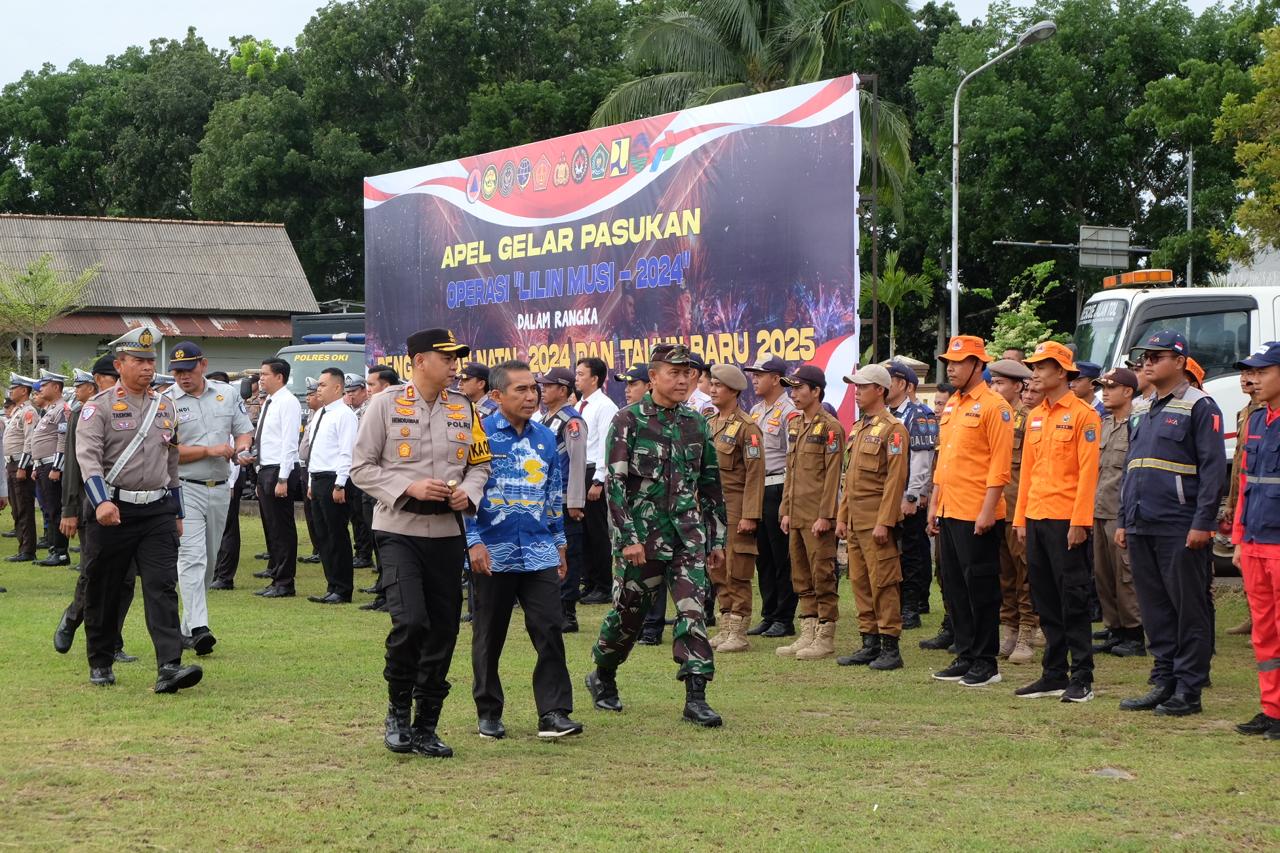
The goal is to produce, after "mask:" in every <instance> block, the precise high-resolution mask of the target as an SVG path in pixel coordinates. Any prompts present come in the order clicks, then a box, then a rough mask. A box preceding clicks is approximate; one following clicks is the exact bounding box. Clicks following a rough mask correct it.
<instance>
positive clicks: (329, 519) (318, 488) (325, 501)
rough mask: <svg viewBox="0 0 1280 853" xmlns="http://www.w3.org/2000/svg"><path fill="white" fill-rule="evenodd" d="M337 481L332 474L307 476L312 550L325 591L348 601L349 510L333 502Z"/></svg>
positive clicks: (352, 589) (350, 583)
mask: <svg viewBox="0 0 1280 853" xmlns="http://www.w3.org/2000/svg"><path fill="white" fill-rule="evenodd" d="M337 479H338V478H337V475H336V474H333V473H324V472H316V473H314V474H312V475H311V515H312V517H313V519H314V521H315V526H316V536H317V537H318V539H319V541H318V542H317V543H316V551H317V552H319V554H320V564H321V565H322V566H324V577H325V580H327V581H328V582H329V592H331V593H333V594H335V595H340V596H342V597H343V598H345V599H347V600H348V601H350V600H351V593H353V592H355V583H354V581H353V579H352V574H353V573H352V568H351V539H350V538H349V537H348V536H347V521H348V519H350V518H351V508H350V507H348V506H347V505H346V504H345V503H337V502H335V501H334V499H333V485H334V483H335V482H336V481H337ZM347 500H350V497H348V498H347Z"/></svg>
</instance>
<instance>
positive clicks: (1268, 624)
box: [1237, 542, 1280, 717]
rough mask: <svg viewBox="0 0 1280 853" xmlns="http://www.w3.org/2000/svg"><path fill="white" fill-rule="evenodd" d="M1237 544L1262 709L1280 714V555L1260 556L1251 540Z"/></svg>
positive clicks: (1268, 714)
mask: <svg viewBox="0 0 1280 853" xmlns="http://www.w3.org/2000/svg"><path fill="white" fill-rule="evenodd" d="M1237 547H1239V548H1240V557H1241V559H1240V569H1241V572H1240V573H1241V574H1242V575H1243V576H1244V589H1245V593H1246V594H1247V597H1248V599H1249V614H1250V615H1251V616H1252V617H1253V636H1252V638H1251V639H1252V640H1253V654H1254V658H1255V660H1257V662H1258V692H1259V693H1260V694H1261V696H1260V698H1261V700H1262V712H1263V713H1264V714H1266V715H1267V716H1270V717H1280V558H1276V557H1263V556H1259V551H1258V549H1257V547H1256V546H1253V545H1252V544H1251V543H1248V542H1245V543H1242V544H1241V545H1239V546H1237ZM1272 547H1274V546H1272Z"/></svg>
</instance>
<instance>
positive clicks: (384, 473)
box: [351, 384, 489, 539]
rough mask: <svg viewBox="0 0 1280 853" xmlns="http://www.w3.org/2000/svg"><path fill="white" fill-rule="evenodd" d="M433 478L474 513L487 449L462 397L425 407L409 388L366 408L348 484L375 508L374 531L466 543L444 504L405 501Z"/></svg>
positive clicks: (449, 395)
mask: <svg viewBox="0 0 1280 853" xmlns="http://www.w3.org/2000/svg"><path fill="white" fill-rule="evenodd" d="M428 478H434V479H437V480H443V481H445V482H446V483H448V482H449V481H454V482H455V483H456V488H459V489H461V490H462V491H464V492H466V493H467V497H468V498H470V499H471V505H472V506H473V507H475V506H479V505H480V499H481V497H483V495H484V484H485V483H486V482H488V480H489V441H488V439H487V438H486V437H485V434H484V428H483V427H481V426H480V419H479V418H478V417H476V412H475V408H474V407H473V406H472V404H471V401H470V400H468V399H467V398H466V396H465V395H463V394H462V393H460V392H458V391H454V390H451V389H446V390H445V392H444V393H443V394H442V395H441V396H440V398H439V399H438V400H432V401H426V400H423V399H422V395H420V394H418V393H417V391H416V390H415V388H414V386H413V385H412V384H409V385H402V386H398V387H395V388H388V389H387V390H386V391H385V392H383V393H381V394H379V395H377V396H376V397H374V398H373V399H371V400H370V401H369V408H368V410H366V412H365V415H364V417H363V418H361V420H360V431H359V433H357V436H356V445H355V449H354V450H353V451H352V453H351V479H352V480H353V481H354V482H355V484H356V485H357V486H359V487H360V489H361V491H363V492H364V493H365V494H368V495H371V496H372V497H373V498H374V499H375V500H376V501H377V502H378V503H377V505H376V506H375V507H374V510H373V529H374V530H382V531H386V532H388V533H399V534H402V535H404V536H420V537H427V538H431V539H438V538H442V537H450V536H465V535H466V531H465V530H460V529H459V527H458V520H457V518H456V516H455V515H454V513H453V511H452V510H450V509H449V508H448V506H447V505H445V504H444V502H443V501H442V502H440V505H439V506H436V505H430V504H429V503H428V504H427V505H423V502H421V501H415V500H414V499H412V498H410V497H408V496H407V495H406V494H405V489H407V488H409V486H410V485H412V484H413V483H414V482H416V481H418V480H424V479H428Z"/></svg>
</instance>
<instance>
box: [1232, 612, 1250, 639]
mask: <svg viewBox="0 0 1280 853" xmlns="http://www.w3.org/2000/svg"><path fill="white" fill-rule="evenodd" d="M1227 633H1228V634H1230V635H1231V636H1233V637H1239V636H1242V635H1243V636H1246V637H1247V636H1249V635H1250V634H1252V633H1253V617H1252V616H1246V617H1245V620H1244V621H1243V622H1241V623H1240V624H1239V625H1237V626H1235V627H1234V628H1228V629H1227Z"/></svg>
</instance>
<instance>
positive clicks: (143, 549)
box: [76, 326, 203, 693]
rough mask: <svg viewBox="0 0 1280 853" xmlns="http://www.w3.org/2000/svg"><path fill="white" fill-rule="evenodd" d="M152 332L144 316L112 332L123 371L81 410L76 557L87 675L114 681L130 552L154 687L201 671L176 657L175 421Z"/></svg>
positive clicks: (166, 688)
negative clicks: (158, 380)
mask: <svg viewBox="0 0 1280 853" xmlns="http://www.w3.org/2000/svg"><path fill="white" fill-rule="evenodd" d="M159 337H160V336H159V334H157V333H156V332H155V331H153V330H152V329H151V328H150V327H149V326H143V327H141V328H138V329H135V330H133V331H132V332H130V333H129V334H127V335H125V336H123V337H121V338H117V339H116V340H114V341H112V342H111V343H110V344H109V346H110V347H111V348H112V350H113V351H114V352H115V354H116V360H115V368H116V370H117V371H118V372H119V374H120V381H119V382H118V383H117V384H116V385H115V386H114V387H112V388H108V389H107V390H106V391H102V392H100V393H98V394H95V395H94V396H92V397H90V398H89V402H87V403H85V405H84V408H83V409H81V410H80V423H79V425H78V426H77V427H76V461H77V462H79V463H80V473H81V476H83V477H84V489H85V497H86V498H87V499H88V501H89V505H90V507H91V508H92V512H91V513H88V517H87V523H86V524H85V528H84V531H83V533H82V535H81V551H80V561H81V571H83V572H84V573H85V575H86V576H87V577H88V579H89V580H88V588H87V590H86V598H87V608H86V613H85V640H86V646H87V648H88V654H89V680H90V681H91V682H92V683H94V684H98V685H108V684H115V681H116V678H115V674H114V673H113V672H112V670H111V663H112V661H113V659H114V657H115V650H116V645H117V642H118V640H119V634H120V626H119V624H118V622H117V621H116V620H117V618H118V603H119V597H120V594H121V589H122V584H121V579H122V578H123V577H124V575H125V573H126V572H127V571H128V570H129V564H130V563H131V562H133V561H135V560H136V561H137V566H138V576H139V577H140V578H141V579H142V599H143V603H144V605H145V607H146V612H147V630H148V631H150V632H151V642H152V644H153V645H154V646H155V649H156V664H157V668H158V670H159V677H158V678H157V680H156V686H155V692H156V693H176V692H177V691H178V690H180V689H184V688H187V687H193V686H195V685H196V684H197V683H199V681H200V678H201V677H202V675H203V672H202V670H201V669H200V667H198V666H185V667H184V666H183V665H182V637H181V634H180V633H179V631H178V593H177V590H176V589H175V587H176V586H177V582H178V536H180V535H181V534H182V514H183V513H182V490H181V489H180V488H179V485H178V484H179V480H178V437H177V434H176V430H177V424H176V422H175V421H174V412H173V401H172V400H171V399H168V398H167V397H164V396H162V395H160V394H158V393H156V392H155V391H154V390H152V389H151V387H150V385H151V378H152V376H153V375H154V374H155V360H156V350H155V345H156V341H157V340H158V339H159ZM175 534H176V535H175Z"/></svg>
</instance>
